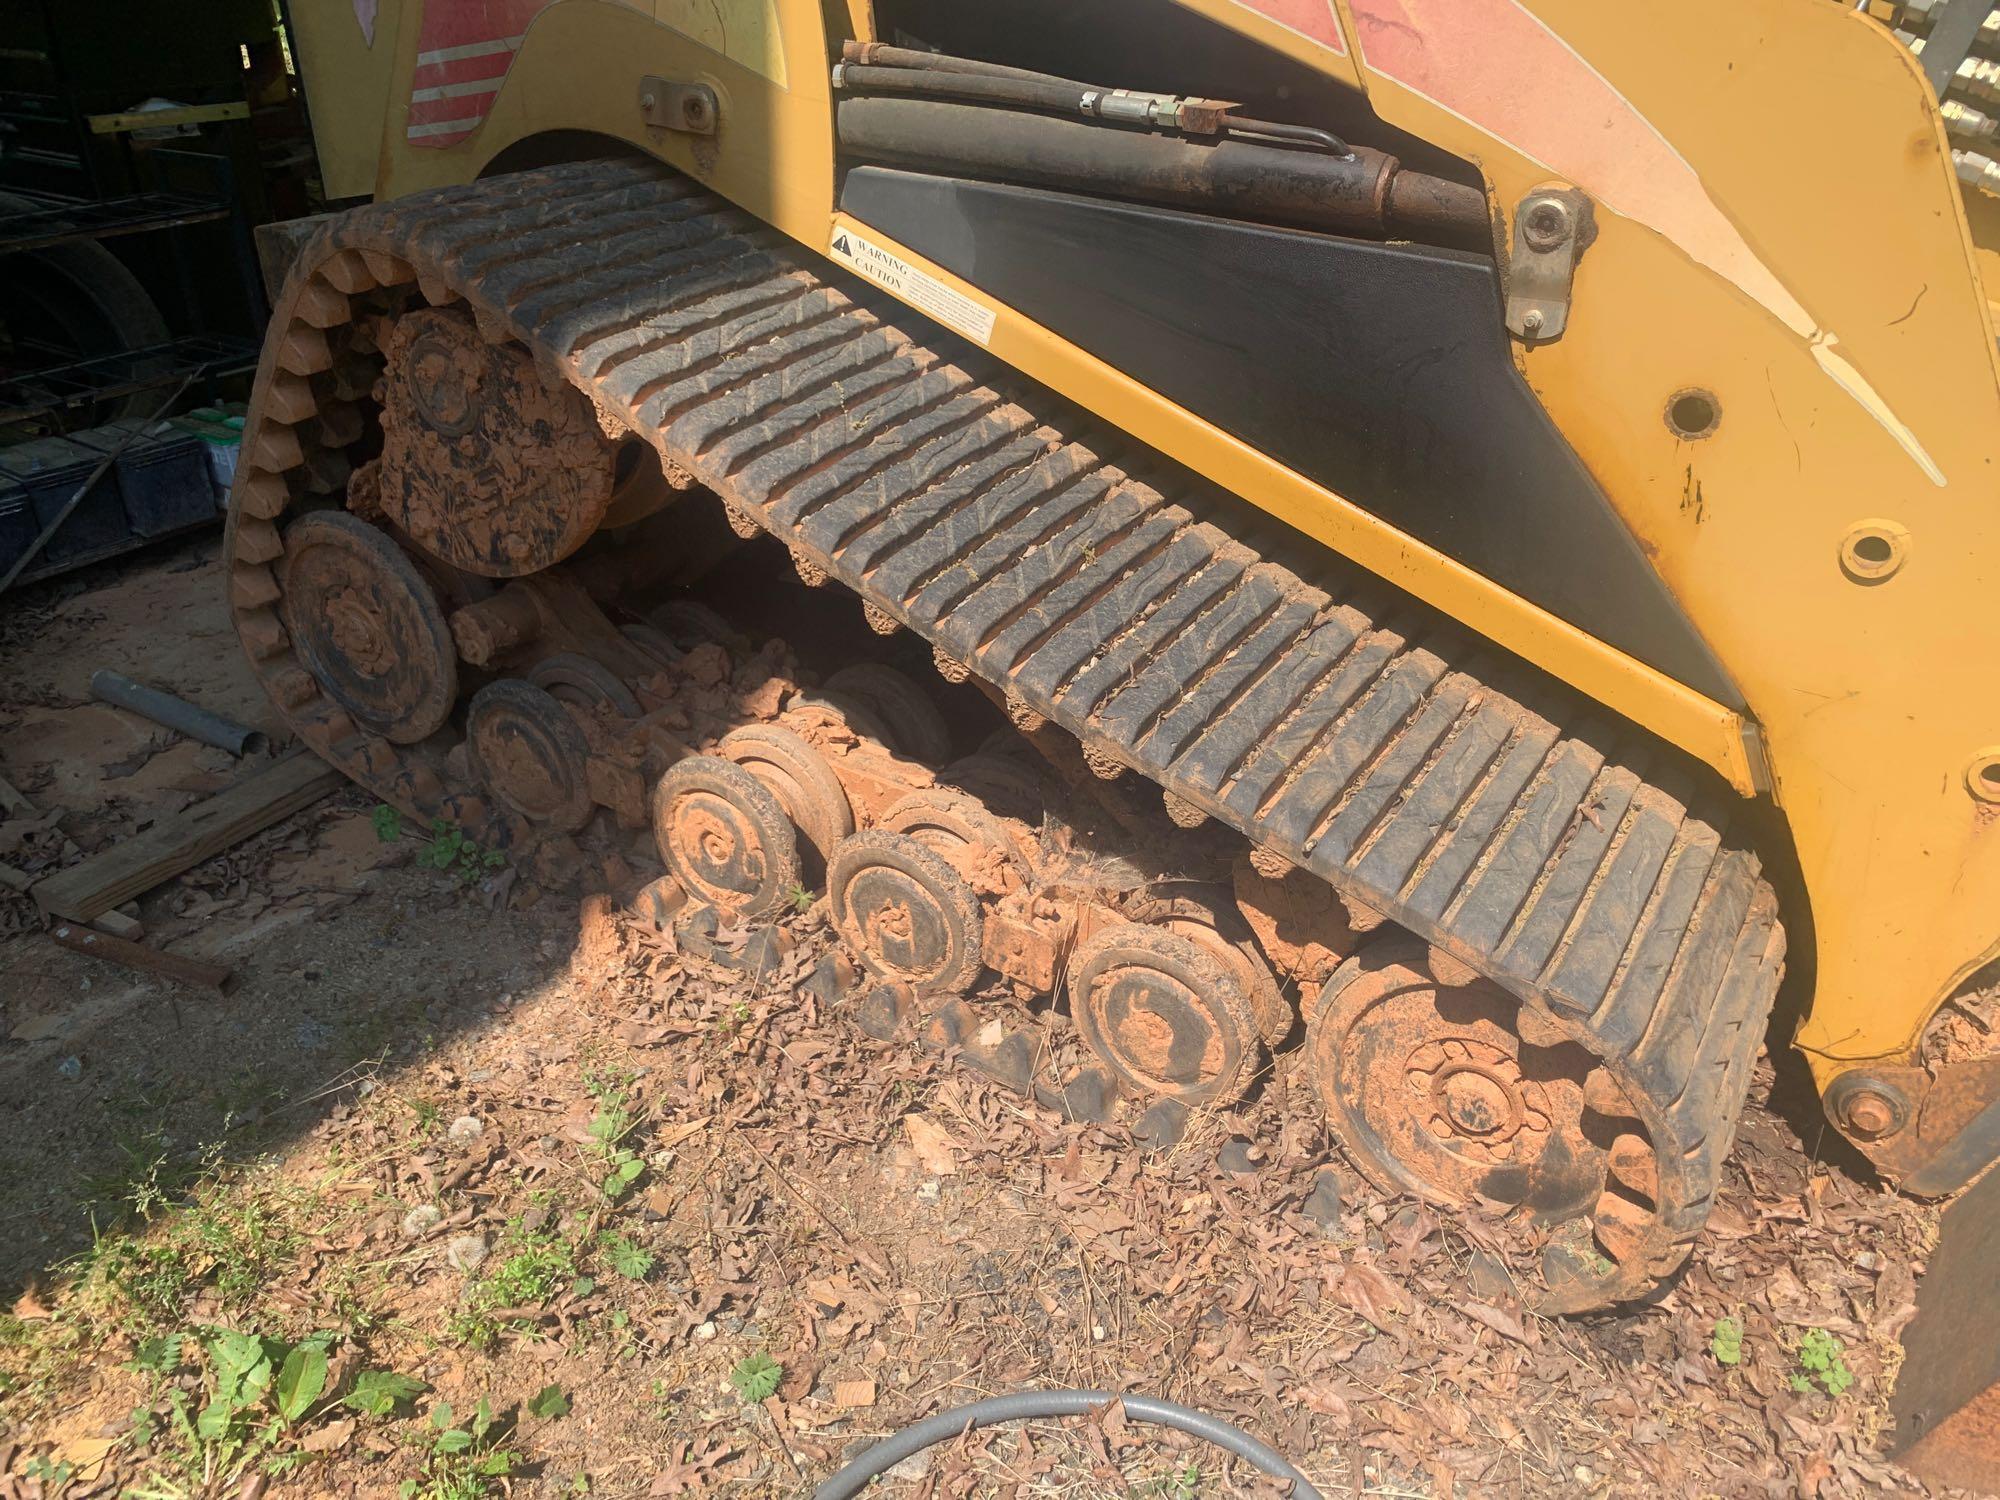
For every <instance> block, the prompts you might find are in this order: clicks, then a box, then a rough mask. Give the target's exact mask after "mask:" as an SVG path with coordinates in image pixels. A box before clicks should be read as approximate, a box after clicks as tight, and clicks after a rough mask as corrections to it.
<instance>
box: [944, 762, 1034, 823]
mask: <svg viewBox="0 0 2000 1500" xmlns="http://www.w3.org/2000/svg"><path fill="white" fill-rule="evenodd" d="M938 779H939V780H940V781H942V782H944V783H945V784H946V785H947V786H953V787H956V788H958V790H960V791H962V792H964V793H965V794H966V795H967V796H971V797H977V798H978V799H979V800H980V801H981V802H983V803H985V804H986V806H987V807H988V808H989V809H990V810H992V811H993V812H995V813H997V814H998V815H999V816H1001V817H1003V818H1018V819H1019V820H1020V821H1021V822H1023V823H1026V824H1028V825H1029V826H1030V827H1038V826H1040V824H1041V821H1042V813H1043V811H1044V808H1043V798H1042V783H1041V779H1040V778H1039V777H1037V776H1036V775H1035V773H1034V772H1033V771H1032V770H1031V769H1029V768H1028V767H1027V766H1024V765H1023V764H1022V763H1021V762H1020V761H1018V760H1016V759H1014V757H1013V756H1011V755H999V754H996V753H994V752H992V751H988V750H981V751H978V752H976V753H975V754H972V755H967V756H964V757H962V758H961V759H959V760H955V761H953V762H952V763H951V764H950V765H948V766H946V767H945V768H944V770H943V772H942V773H940V775H939V777H938Z"/></svg>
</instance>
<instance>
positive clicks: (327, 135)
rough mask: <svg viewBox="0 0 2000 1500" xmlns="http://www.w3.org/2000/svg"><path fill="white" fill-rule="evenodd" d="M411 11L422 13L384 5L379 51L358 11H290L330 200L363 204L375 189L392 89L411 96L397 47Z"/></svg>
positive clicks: (313, 7)
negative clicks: (398, 88)
mask: <svg viewBox="0 0 2000 1500" xmlns="http://www.w3.org/2000/svg"><path fill="white" fill-rule="evenodd" d="M406 8H407V9H409V10H411V11H415V10H416V8H417V7H416V5H414V4H408V5H406V0H381V4H380V6H379V7H378V9H377V12H376V16H375V41H374V45H373V46H370V45H369V42H368V37H367V34H366V33H364V32H363V31H362V29H361V23H360V21H358V20H357V19H356V18H355V14H354V7H353V6H352V5H351V4H345V3H339V0H318V3H315V4H310V5H294V6H293V7H292V8H291V30H292V51H293V56H294V57H295V58H296V59H297V60H298V67H299V75H300V78H301V80H302V81H303V82H304V84H305V90H306V101H307V104H308V106H309V107H310V109H311V111H312V130H313V144H314V146H315V147H316V148H317V149H318V152H319V169H320V180H321V182H322V183H323V184H324V185H325V188H326V195H327V197H329V198H361V197H366V196H367V195H368V194H370V193H372V192H374V191H375V189H376V185H377V182H378V179H379V174H380V171H381V167H382V129H383V124H384V121H385V120H386V119H387V118H388V115H389V110H390V90H391V88H392V86H393V85H395V84H397V83H401V84H402V85H403V95H404V97H408V94H409V86H408V82H407V80H408V79H409V76H410V69H409V65H408V64H407V63H405V62H402V61H401V60H400V58H399V55H398V48H397V37H398V35H399V34H400V32H401V29H402V19H403V11H404V10H405V9H406Z"/></svg>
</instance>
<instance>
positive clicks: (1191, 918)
mask: <svg viewBox="0 0 2000 1500" xmlns="http://www.w3.org/2000/svg"><path fill="white" fill-rule="evenodd" d="M1127 914H1128V915H1130V916H1132V917H1133V918H1135V919H1137V920H1138V921H1141V922H1147V923H1150V924H1152V925H1154V926H1159V927H1164V928H1166V929H1167V931H1169V932H1178V933H1179V934H1181V936H1183V937H1186V938H1191V939H1192V940H1193V941H1195V942H1196V943H1199V944H1200V945H1201V946H1202V947H1204V948H1206V949H1208V951H1209V952H1211V953H1213V954H1214V955H1215V956H1216V957H1217V958H1219V959H1221V960H1222V961H1223V962H1224V963H1225V964H1227V965H1228V966H1229V969H1230V971H1231V972H1232V973H1233V974H1235V975H1236V980H1237V983H1238V984H1240V985H1241V986H1242V989H1243V993H1244V994H1245V995H1246V996H1248V997H1249V1000H1250V1009H1251V1010H1252V1012H1253V1013H1254V1014H1255V1015H1256V1017H1257V1031H1258V1034H1259V1035H1261V1036H1262V1037H1263V1039H1264V1041H1265V1042H1266V1043H1267V1044H1268V1045H1270V1046H1273V1047H1275V1046H1276V1045H1277V1044H1278V1043H1279V1042H1281V1041H1283V1040H1284V1039H1285V1035H1286V1033H1288V1032H1289V1031H1290V1030H1291V1029H1292V1022H1293V1021H1294V1020H1295V1019H1296V1017H1295V1016H1294V1015H1293V1013H1292V1007H1291V1005H1290V1004H1289V1003H1288V1002H1287V1001H1286V1000H1285V997H1284V995H1283V993H1282V992H1281V991H1280V990H1279V989H1278V980H1277V977H1276V976H1275V975H1273V974H1272V973H1271V966H1270V965H1269V964H1268V963H1266V962H1265V961H1264V955H1263V954H1262V953H1260V952H1259V951H1258V949H1257V940H1256V938H1255V936H1254V935H1253V934H1252V933H1251V931H1250V926H1249V924H1248V923H1247V922H1245V921H1244V920H1243V917H1242V914H1241V913H1239V912H1238V911H1237V910H1236V905H1235V900H1234V898H1233V897H1232V896H1231V894H1230V893H1229V892H1228V891H1227V890H1224V889H1222V888H1221V887H1219V886H1194V887H1191V888H1183V889H1182V890H1181V891H1178V892H1172V893H1167V894H1149V895H1145V896H1141V897H1140V898H1139V899H1137V900H1136V901H1134V902H1133V903H1132V904H1131V906H1130V907H1129V908H1128V911H1127Z"/></svg>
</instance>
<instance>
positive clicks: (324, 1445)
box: [299, 1417, 354, 1453]
mask: <svg viewBox="0 0 2000 1500" xmlns="http://www.w3.org/2000/svg"><path fill="white" fill-rule="evenodd" d="M353 1436H354V1418H352V1417H342V1418H341V1419H340V1420H339V1421H337V1422H328V1423H327V1424H326V1425H325V1426H323V1427H315V1428H314V1429H313V1430H312V1431H311V1432H308V1433H307V1434H306V1435H305V1436H304V1437H302V1438H300V1439H299V1447H300V1448H301V1449H302V1450H304V1451H305V1452H307V1453H331V1452H333V1450H334V1449H336V1448H339V1447H342V1446H344V1445H345V1444H346V1442H347V1440H348V1439H349V1438H351V1437H353Z"/></svg>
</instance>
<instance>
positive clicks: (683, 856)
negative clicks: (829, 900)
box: [653, 755, 799, 917]
mask: <svg viewBox="0 0 2000 1500" xmlns="http://www.w3.org/2000/svg"><path fill="white" fill-rule="evenodd" d="M653 835H654V837H655V838H656V839H657V840H658V841H659V845H660V858H661V859H663V860H664V861H666V866H667V868H668V869H669V870H671V871H673V873H674V876H675V878H676V879H678V880H679V881H680V883H681V884H682V885H683V886H684V887H686V889H687V891H688V893H689V894H690V895H692V896H693V897H694V898H695V899H696V900H698V901H704V902H706V903H707V904H708V905H710V906H713V907H715V908H717V909H718V910H721V911H726V912H730V913H732V914H735V915H738V916H743V917H762V916H769V915H770V914H771V913H772V912H775V911H777V910H778V909H779V908H780V907H782V906H783V905H784V904H785V902H786V901H787V900H788V899H789V898H790V896H791V893H792V892H793V891H794V890H796V889H797V888H798V884H799V842H798V833H797V831H796V830H795V829H794V828H793V827H792V824H791V821H790V819H788V818H787V817H786V816H785V810H784V808H783V807H781V806H780V805H779V803H778V799H777V798H776V797H775V796H773V795H772V794H771V790H770V788H769V787H767V786H765V785H764V783H763V782H761V781H759V780H758V779H757V778H756V777H755V776H752V775H751V774H750V773H749V772H748V771H746V770H744V769H743V767H741V766H739V765H737V764H736V763H735V762H734V761H730V760H723V759H721V758H720V757H717V756H713V755H697V756H691V757H690V758H689V759H687V760H684V761H681V762H680V763H679V764H678V765H676V766H674V767H673V768H672V769H671V770H669V771H668V772H667V774H666V775H664V776H662V777H661V778H660V782H659V785H658V786H656V787H655V788H654V789H653Z"/></svg>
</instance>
